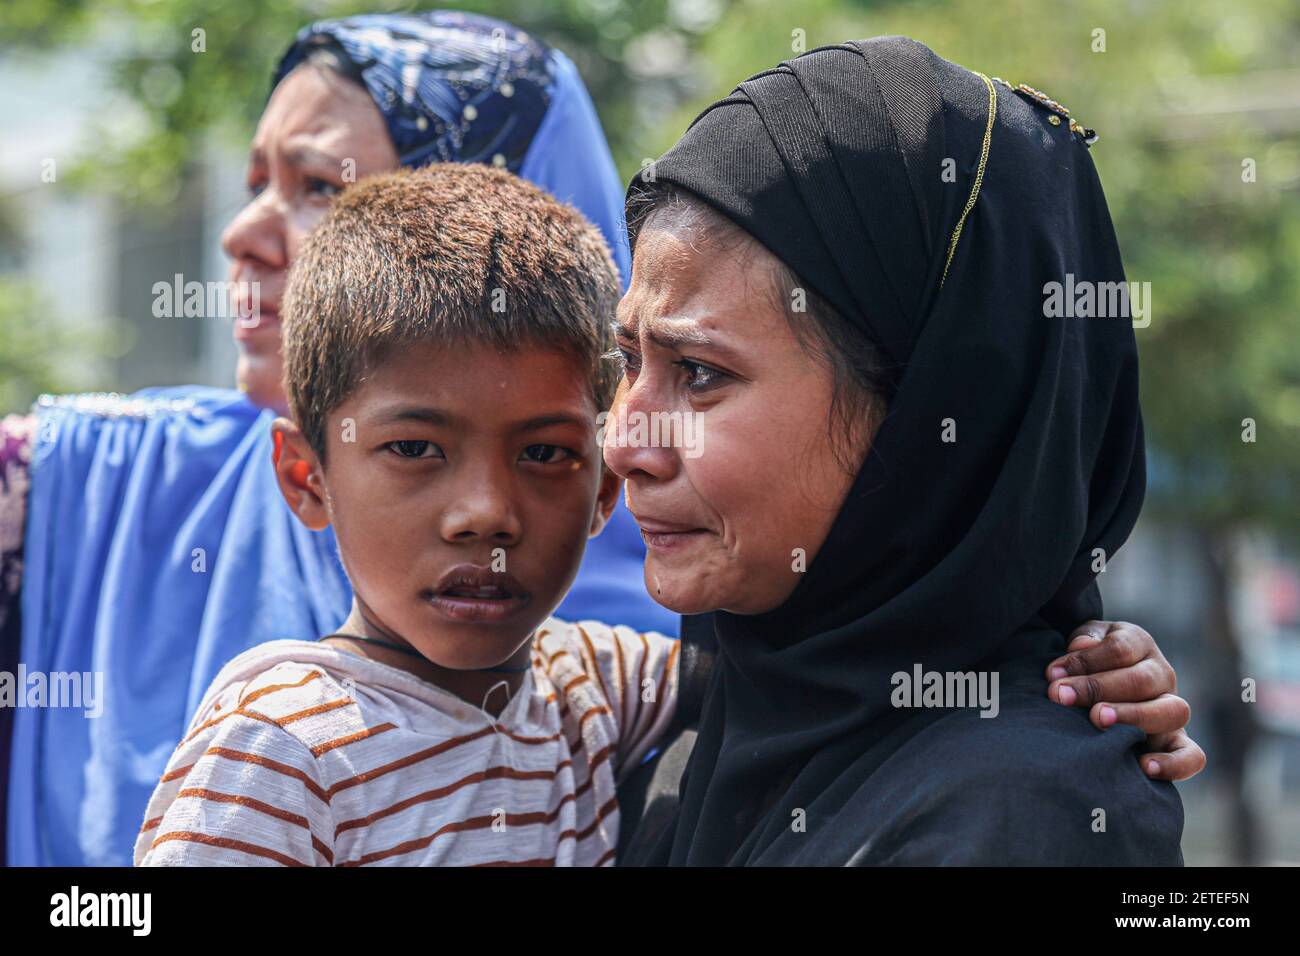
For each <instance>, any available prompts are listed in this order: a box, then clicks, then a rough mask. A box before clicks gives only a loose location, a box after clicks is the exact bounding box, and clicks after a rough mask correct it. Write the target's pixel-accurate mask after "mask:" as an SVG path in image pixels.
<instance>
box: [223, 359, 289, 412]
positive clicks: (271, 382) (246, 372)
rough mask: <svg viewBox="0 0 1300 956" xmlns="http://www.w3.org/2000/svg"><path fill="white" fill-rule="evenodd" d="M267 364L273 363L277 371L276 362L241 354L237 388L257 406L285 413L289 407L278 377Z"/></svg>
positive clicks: (277, 365)
mask: <svg viewBox="0 0 1300 956" xmlns="http://www.w3.org/2000/svg"><path fill="white" fill-rule="evenodd" d="M268 365H274V366H275V369H276V370H277V371H278V369H279V367H280V366H279V363H278V362H276V363H270V362H266V361H265V360H261V359H258V358H254V357H251V356H247V355H241V356H240V357H239V367H238V368H237V369H236V374H235V381H236V383H237V384H238V387H239V390H240V391H241V392H243V393H244V394H245V395H247V396H248V400H249V401H250V402H252V403H253V404H254V405H256V406H257V407H258V408H270V409H273V410H274V411H275V412H277V413H278V414H280V415H286V414H288V412H287V409H288V407H289V402H288V399H287V398H286V397H285V394H284V388H283V387H282V386H281V385H280V381H279V378H278V377H277V375H276V374H275V373H274V372H272V371H271V369H269V368H267V366H268Z"/></svg>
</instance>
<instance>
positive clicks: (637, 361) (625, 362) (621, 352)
mask: <svg viewBox="0 0 1300 956" xmlns="http://www.w3.org/2000/svg"><path fill="white" fill-rule="evenodd" d="M605 358H607V359H609V360H610V361H611V362H613V363H614V367H615V368H616V369H617V370H618V373H619V374H620V375H627V374H628V373H629V372H630V373H632V374H633V375H635V374H636V373H637V372H639V371H640V370H641V356H639V355H637V354H636V353H635V352H629V351H628V350H627V349H625V348H623V347H622V346H616V347H615V348H612V349H610V350H609V351H608V352H606V353H605Z"/></svg>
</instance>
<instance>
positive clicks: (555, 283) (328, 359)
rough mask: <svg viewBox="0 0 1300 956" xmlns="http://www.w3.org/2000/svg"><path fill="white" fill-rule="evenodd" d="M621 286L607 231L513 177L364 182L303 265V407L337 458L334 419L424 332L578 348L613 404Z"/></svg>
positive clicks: (294, 288)
mask: <svg viewBox="0 0 1300 956" xmlns="http://www.w3.org/2000/svg"><path fill="white" fill-rule="evenodd" d="M619 293H620V285H619V278H618V272H617V270H616V269H615V267H614V263H613V261H612V260H611V258H610V255H609V249H608V247H607V246H606V245H605V241H604V238H603V237H602V236H601V233H600V230H599V229H597V228H596V227H595V226H594V225H592V224H591V223H590V222H589V221H588V220H587V219H585V218H584V217H583V215H582V214H581V213H579V212H578V211H577V210H575V209H573V208H572V207H570V206H567V205H565V204H563V203H561V202H559V201H558V200H556V199H555V198H553V197H552V196H550V195H548V194H547V193H545V192H543V191H542V190H540V189H538V188H537V187H536V186H534V185H532V184H531V183H528V182H526V181H524V180H522V179H520V178H519V177H517V176H515V175H513V174H512V173H509V172H507V171H505V170H501V169H495V168H492V167H489V166H483V165H471V164H452V163H448V164H438V165H433V166H427V167H424V168H422V169H417V170H400V171H397V172H393V173H388V174H384V175H381V176H375V177H371V178H368V179H365V180H362V181H361V182H360V183H357V184H356V185H355V186H352V187H350V188H348V189H346V190H345V191H344V192H343V193H342V194H340V195H339V197H338V198H337V199H336V200H335V201H334V203H333V204H332V205H331V207H330V209H329V211H328V212H327V213H326V214H325V216H324V218H323V219H322V220H321V222H320V223H319V224H318V225H317V226H316V227H315V228H314V229H313V230H312V232H311V234H310V236H309V237H308V238H307V240H306V242H305V243H304V244H303V248H302V250H301V252H300V254H299V255H298V258H297V260H296V261H295V262H294V264H293V267H292V268H291V270H290V273H289V279H288V285H287V287H286V289H285V295H284V306H283V316H282V321H283V323H284V327H283V342H284V345H283V348H284V375H285V392H286V394H287V395H288V399H289V410H290V413H291V414H292V416H293V418H294V421H295V422H296V424H297V425H298V427H299V428H300V429H301V430H302V432H303V435H304V436H305V437H306V439H307V441H308V443H309V444H310V445H311V447H312V448H313V450H314V451H315V452H316V454H317V455H318V456H320V458H321V461H322V462H323V461H324V457H325V421H326V416H327V415H328V414H329V413H330V412H331V411H333V410H334V409H335V408H337V407H338V406H339V405H340V404H341V403H342V402H343V401H344V400H345V399H346V398H347V397H348V395H349V394H350V393H351V392H352V391H353V389H355V388H356V387H357V385H358V384H359V383H360V381H361V380H362V378H363V376H364V375H365V373H366V370H367V368H369V367H372V366H373V365H375V364H376V363H379V362H381V361H382V360H383V358H384V356H385V355H387V354H390V353H391V350H393V349H395V348H402V347H404V346H409V345H412V344H416V343H422V342H437V343H443V344H446V345H447V346H448V347H449V348H455V347H457V346H458V345H464V344H468V343H482V344H487V345H490V346H493V347H496V348H500V349H519V348H528V347H538V346H541V347H552V348H558V349H560V350H562V351H567V352H569V353H571V354H572V355H573V356H574V357H575V358H576V359H577V360H579V361H580V362H581V363H582V365H583V367H585V368H589V369H590V373H591V382H592V394H593V397H594V398H595V400H596V408H597V410H604V409H607V408H608V407H609V404H610V402H611V400H612V397H613V389H614V387H615V385H616V383H617V376H616V373H615V370H614V369H613V368H612V367H611V365H610V363H608V362H606V361H605V360H604V358H603V356H604V353H605V352H606V350H607V349H609V347H610V341H609V339H610V333H609V325H610V321H611V320H612V319H613V317H614V312H615V309H616V308H617V305H618V299H619ZM594 424H595V423H594V421H593V427H594Z"/></svg>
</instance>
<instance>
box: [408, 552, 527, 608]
mask: <svg viewBox="0 0 1300 956" xmlns="http://www.w3.org/2000/svg"><path fill="white" fill-rule="evenodd" d="M425 594H426V599H427V600H428V602H429V604H430V606H431V607H433V609H434V610H435V611H437V612H438V613H439V614H441V615H443V616H444V617H446V618H449V619H450V620H453V621H480V622H495V621H504V620H507V619H508V618H510V617H511V616H513V615H514V614H515V613H516V612H518V611H520V610H522V609H523V608H524V607H525V606H526V605H527V604H528V602H529V600H530V599H531V598H530V595H529V594H528V592H527V591H526V590H525V589H524V586H523V585H522V584H520V583H519V581H518V579H517V578H515V576H514V575H512V574H509V573H508V572H505V571H493V570H492V569H491V568H484V567H480V566H478V565H475V564H460V565H457V566H456V567H454V568H452V569H451V570H450V571H448V572H447V573H446V574H444V575H443V576H442V578H441V579H440V580H439V581H438V583H437V585H435V586H434V588H433V589H432V590H430V591H427V592H425Z"/></svg>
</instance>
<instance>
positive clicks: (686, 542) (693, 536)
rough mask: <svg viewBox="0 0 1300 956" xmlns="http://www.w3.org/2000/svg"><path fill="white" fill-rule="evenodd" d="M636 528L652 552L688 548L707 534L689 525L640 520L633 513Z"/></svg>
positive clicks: (647, 519) (703, 530)
mask: <svg viewBox="0 0 1300 956" xmlns="http://www.w3.org/2000/svg"><path fill="white" fill-rule="evenodd" d="M633 517H635V518H636V523H637V527H639V528H640V529H641V539H642V540H643V541H645V545H646V547H647V548H650V549H651V550H653V551H661V552H671V551H678V550H681V549H682V548H687V547H690V546H691V545H692V544H694V543H696V542H697V541H699V540H700V539H702V538H703V537H704V536H705V535H707V534H708V533H709V532H708V531H707V530H705V529H704V528H692V527H691V526H689V525H680V524H672V523H670V522H664V521H655V520H652V519H649V518H642V517H640V516H638V515H636V514H635V513H633Z"/></svg>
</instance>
